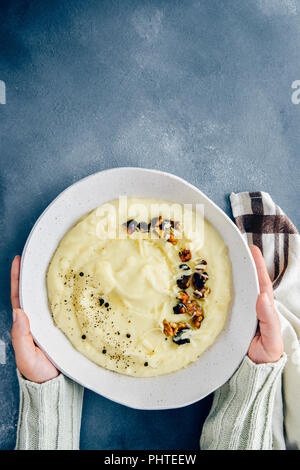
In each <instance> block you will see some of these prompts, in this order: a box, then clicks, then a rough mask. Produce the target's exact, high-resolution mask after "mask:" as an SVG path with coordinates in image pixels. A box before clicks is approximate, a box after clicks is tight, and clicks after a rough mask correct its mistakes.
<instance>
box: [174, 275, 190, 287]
mask: <svg viewBox="0 0 300 470" xmlns="http://www.w3.org/2000/svg"><path fill="white" fill-rule="evenodd" d="M190 283H191V276H182V277H181V278H180V279H177V285H178V287H179V289H187V288H188V287H189V285H190Z"/></svg>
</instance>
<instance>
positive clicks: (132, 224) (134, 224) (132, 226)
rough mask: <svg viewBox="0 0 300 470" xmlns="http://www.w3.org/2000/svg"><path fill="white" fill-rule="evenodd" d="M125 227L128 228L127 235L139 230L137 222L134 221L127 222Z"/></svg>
mask: <svg viewBox="0 0 300 470" xmlns="http://www.w3.org/2000/svg"><path fill="white" fill-rule="evenodd" d="M123 226H124V227H126V230H127V233H128V234H129V235H131V234H132V233H133V232H135V231H136V229H137V221H136V220H134V219H130V220H127V222H125V223H124V224H123Z"/></svg>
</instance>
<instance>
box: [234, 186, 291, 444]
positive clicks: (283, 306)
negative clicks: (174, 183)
mask: <svg viewBox="0 0 300 470" xmlns="http://www.w3.org/2000/svg"><path fill="white" fill-rule="evenodd" d="M230 201H231V207H232V213H233V216H234V218H235V222H236V224H237V226H238V228H239V229H240V231H241V233H242V234H243V237H244V238H245V240H246V242H247V243H248V244H249V245H256V246H258V247H259V248H260V250H261V251H262V253H263V256H264V259H265V262H266V265H267V268H268V272H269V275H270V278H271V280H272V283H273V288H274V299H275V308H276V310H277V311H278V313H279V317H280V323H281V329H282V336H283V342H284V349H285V352H286V354H287V356H288V360H287V363H286V366H285V369H284V372H283V381H282V389H279V390H278V393H277V396H276V403H275V411H274V416H273V418H274V419H273V443H274V447H276V448H280V449H284V448H286V447H288V448H289V447H298V448H299V449H300V406H299V404H300V342H299V340H300V235H299V233H298V231H297V229H296V227H295V226H294V225H293V224H292V222H291V221H290V220H289V219H288V217H287V216H286V215H285V214H284V212H283V211H282V210H281V209H280V207H278V206H277V205H276V204H275V203H274V202H273V200H272V198H271V197H270V195H269V194H268V193H265V192H252V193H238V194H235V193H232V194H231V195H230Z"/></svg>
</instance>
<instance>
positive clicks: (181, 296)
mask: <svg viewBox="0 0 300 470" xmlns="http://www.w3.org/2000/svg"><path fill="white" fill-rule="evenodd" d="M176 299H178V300H181V302H182V303H183V304H186V303H187V302H188V301H189V300H190V296H189V295H188V294H187V293H186V292H184V291H180V292H179V293H178V295H177V297H176Z"/></svg>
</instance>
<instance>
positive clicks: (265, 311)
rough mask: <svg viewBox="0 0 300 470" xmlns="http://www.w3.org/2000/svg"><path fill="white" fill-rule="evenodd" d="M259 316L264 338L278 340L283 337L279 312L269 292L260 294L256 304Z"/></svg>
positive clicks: (261, 332)
mask: <svg viewBox="0 0 300 470" xmlns="http://www.w3.org/2000/svg"><path fill="white" fill-rule="evenodd" d="M256 311H257V318H258V320H259V329H260V334H261V336H262V340H263V341H264V340H271V341H276V339H277V338H278V337H279V338H280V337H281V330H280V322H279V318H278V315H277V312H276V310H275V308H274V306H273V304H272V303H271V301H270V298H269V296H268V294H267V293H265V292H264V293H262V294H260V295H259V297H258V299H257V304H256Z"/></svg>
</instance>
